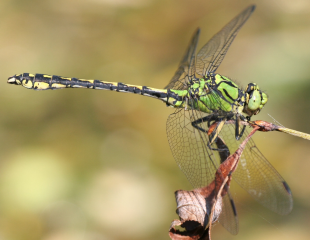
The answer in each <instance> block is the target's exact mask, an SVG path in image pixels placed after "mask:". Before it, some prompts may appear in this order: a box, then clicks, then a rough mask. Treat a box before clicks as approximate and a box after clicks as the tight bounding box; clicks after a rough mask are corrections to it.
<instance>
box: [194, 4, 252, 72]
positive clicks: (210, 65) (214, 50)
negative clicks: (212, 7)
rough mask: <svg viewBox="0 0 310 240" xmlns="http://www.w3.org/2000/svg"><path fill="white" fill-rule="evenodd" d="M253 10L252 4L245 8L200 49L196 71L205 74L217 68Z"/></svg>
mask: <svg viewBox="0 0 310 240" xmlns="http://www.w3.org/2000/svg"><path fill="white" fill-rule="evenodd" d="M254 10H255V6H254V5H252V6H249V7H248V8H246V9H245V10H244V11H243V12H241V13H240V14H239V15H238V16H237V17H235V18H234V19H233V20H231V21H230V22H229V23H228V24H227V25H226V26H225V27H224V28H222V30H221V31H219V32H218V33H217V34H216V35H214V36H213V37H212V38H211V39H210V40H209V42H207V43H206V44H205V45H204V46H203V47H202V48H201V49H200V51H199V52H198V54H197V62H196V72H197V73H198V74H200V75H201V76H205V75H206V74H207V73H209V72H215V71H216V70H217V68H218V67H219V65H220V64H221V62H222V61H223V58H224V57H225V55H226V53H227V50H228V48H229V46H230V45H231V43H232V41H233V40H234V38H235V37H236V35H237V33H238V32H239V30H240V28H241V27H242V25H243V24H244V23H245V22H246V21H247V20H248V18H249V17H250V16H251V14H252V13H253V11H254Z"/></svg>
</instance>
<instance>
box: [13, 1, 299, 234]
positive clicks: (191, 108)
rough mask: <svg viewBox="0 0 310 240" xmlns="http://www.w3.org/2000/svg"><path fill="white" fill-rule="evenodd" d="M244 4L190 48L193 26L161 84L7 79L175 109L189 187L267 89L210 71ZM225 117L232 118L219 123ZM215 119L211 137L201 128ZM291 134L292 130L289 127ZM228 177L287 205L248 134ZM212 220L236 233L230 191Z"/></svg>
mask: <svg viewBox="0 0 310 240" xmlns="http://www.w3.org/2000/svg"><path fill="white" fill-rule="evenodd" d="M254 9H255V6H249V7H248V8H246V9H245V10H244V11H242V12H241V13H240V14H239V15H238V16H236V17H235V18H234V19H232V20H231V21H230V22H229V23H228V24H227V25H226V26H225V27H224V28H223V29H222V30H220V31H219V32H218V33H217V34H216V35H214V36H213V37H212V38H211V39H210V40H209V41H208V42H207V43H206V44H205V45H204V46H203V47H202V48H201V50H200V51H199V52H198V53H197V55H196V53H195V52H196V47H197V43H198V38H199V33H200V30H199V29H197V30H196V31H195V33H194V35H193V37H192V39H191V41H190V44H189V46H188V48H187V50H186V52H185V55H184V56H183V58H182V60H181V62H180V64H179V67H178V69H177V71H176V73H175V75H174V76H173V78H172V79H171V80H170V82H169V83H168V85H167V86H166V87H165V88H164V89H156V88H151V87H147V86H137V85H130V84H124V83H121V82H107V81H101V80H86V79H78V78H66V77H60V76H56V75H46V74H29V73H23V74H17V75H14V76H12V77H10V78H9V79H8V83H10V84H16V85H22V86H23V87H26V88H29V89H35V90H46V89H61V88H91V89H102V90H111V91H116V92H126V93H134V94H138V95H143V96H148V97H152V98H156V99H159V100H161V101H163V102H164V103H165V104H166V105H167V106H169V107H173V108H175V112H174V113H172V114H171V115H170V116H169V118H168V120H167V136H168V142H169V144H170V148H171V151H172V154H173V156H174V158H175V160H176V162H177V164H178V166H179V167H180V168H181V170H182V171H183V172H184V174H185V175H186V177H187V179H188V180H189V182H190V183H191V184H192V185H193V187H194V188H200V187H204V186H207V185H209V184H210V183H211V182H212V181H213V180H214V175H215V171H216V170H217V168H218V167H219V165H220V164H221V162H222V161H221V154H223V149H220V148H218V146H217V145H216V139H217V137H220V138H221V139H223V141H224V142H225V144H226V145H227V146H228V148H229V152H230V153H233V152H235V150H236V149H237V148H238V147H239V144H240V143H241V142H243V141H244V139H245V137H246V136H247V134H248V133H247V132H248V131H247V129H246V128H245V126H244V125H242V124H240V122H249V121H250V118H251V117H252V116H253V115H256V114H258V113H259V112H260V111H261V110H262V108H263V107H264V105H265V104H266V103H267V100H268V99H267V95H266V94H265V93H263V92H262V91H261V90H260V89H259V87H258V86H257V84H255V83H250V84H248V85H247V87H246V88H245V89H244V90H243V89H241V88H239V87H238V85H237V84H236V83H234V82H233V81H232V80H231V79H229V78H227V77H225V76H223V75H220V74H218V73H216V70H217V69H218V67H219V65H220V64H221V62H222V60H223V59H224V57H225V55H226V53H227V51H228V48H229V47H230V45H231V43H232V42H233V40H234V38H235V37H236V35H237V33H238V32H239V30H240V28H241V27H242V26H243V24H244V23H245V22H246V21H247V19H248V18H249V17H250V16H251V14H252V13H253V11H254ZM227 121H230V122H231V121H233V122H234V124H225V122H227ZM214 123H216V124H217V127H216V129H215V130H214V131H213V133H212V134H211V136H209V135H208V134H207V131H208V129H209V127H210V126H211V124H214ZM297 135H298V134H297ZM232 176H233V179H234V180H235V181H236V182H237V183H238V184H239V185H240V186H241V187H243V188H244V189H245V190H246V191H247V192H248V193H249V194H250V195H251V196H252V197H253V198H254V199H255V200H257V201H258V202H259V203H261V204H262V205H263V206H265V207H267V208H268V209H271V210H272V211H274V212H276V213H279V214H288V213H289V212H290V211H291V209H292V206H293V200H292V195H291V191H290V189H289V187H288V185H287V183H286V182H285V181H284V179H283V178H282V177H281V176H280V174H279V173H278V172H277V171H276V170H275V169H274V168H273V167H272V165H271V164H270V163H269V162H268V160H267V159H266V158H265V157H264V156H263V154H262V153H261V152H260V151H259V150H258V148H257V147H256V145H255V144H254V142H253V140H250V141H249V142H248V143H247V145H246V147H245V149H244V151H243V154H242V156H241V158H240V163H239V166H238V168H237V169H236V171H235V172H234V173H233V175H232ZM223 202H224V204H223V210H222V214H221V216H220V219H219V221H220V222H221V223H222V225H223V226H224V227H225V228H226V229H227V230H228V231H230V232H231V233H233V234H236V233H237V232H238V223H237V213H236V210H235V206H234V203H233V201H232V198H231V197H230V194H227V195H226V196H225V197H224V199H223Z"/></svg>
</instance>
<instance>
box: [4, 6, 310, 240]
mask: <svg viewBox="0 0 310 240" xmlns="http://www.w3.org/2000/svg"><path fill="white" fill-rule="evenodd" d="M253 3H254V2H252V1H247V0H236V1H228V0H219V1H210V0H196V1H189V0H171V1H163V0H88V1H86V0H32V1H30V0H27V1H26V0H11V1H9V0H2V1H1V2H0V16H1V17H0V32H1V37H0V64H1V73H0V75H1V77H0V79H1V81H0V111H1V114H0V239H1V240H2V239H4V240H35V239H43V240H80V239H87V240H109V239H124V240H127V239H136V240H139V239H150V240H151V239H169V237H168V229H169V226H170V223H171V221H172V220H173V219H175V218H177V215H176V214H175V209H176V203H175V199H174V191H175V190H178V189H184V190H190V189H191V186H190V184H189V183H188V181H187V180H186V178H185V176H184V175H183V174H182V172H181V171H180V170H179V168H178V167H177V165H176V163H175V161H174V159H173V157H172V154H171V152H170V149H169V145H168V141H167V137H166V130H165V128H166V119H167V117H168V115H169V114H170V113H172V112H173V109H169V108H167V107H166V106H165V104H163V103H161V102H159V101H155V100H154V99H151V98H144V97H141V96H134V95H129V94H128V95H126V94H117V93H114V92H109V91H95V90H88V89H65V90H56V91H32V90H27V89H25V88H22V87H19V86H13V85H8V84H7V83H6V80H7V78H8V77H10V76H12V75H14V74H18V73H23V72H30V73H46V74H55V75H60V76H66V77H77V78H88V79H101V80H106V81H121V82H125V83H131V84H137V85H146V86H150V87H155V88H162V87H164V86H166V84H167V83H168V81H169V80H170V79H171V77H172V76H173V74H174V72H175V70H176V68H177V66H178V63H179V61H180V59H181V57H182V55H183V53H184V51H185V49H186V47H187V44H188V42H189V40H190V37H191V35H192V33H193V32H194V30H195V29H196V28H197V27H201V30H202V32H201V37H200V42H199V46H198V48H200V47H201V46H202V45H203V44H205V43H206V42H207V41H208V40H209V39H210V38H211V37H212V36H213V35H214V34H215V33H216V32H218V31H219V30H220V29H221V28H222V27H223V26H224V25H225V24H226V23H228V22H229V21H230V20H231V19H232V18H233V17H235V16H236V15H237V14H238V13H240V12H241V11H242V10H243V9H244V8H245V7H247V6H248V5H250V4H253ZM309 42H310V2H309V1H307V0H295V1H290V0H281V1H276V0H274V1H270V0H261V1H257V9H256V11H255V12H254V14H253V15H252V17H251V18H250V19H249V20H248V22H247V23H246V24H245V25H244V27H243V28H242V30H241V31H240V33H239V35H238V36H237V38H236V39H235V41H234V43H233V44H232V46H231V48H230V50H229V51H228V54H227V56H226V58H225V59H224V61H223V63H222V65H221V67H220V68H219V69H218V72H219V73H221V74H223V75H226V76H228V77H231V78H232V79H233V80H235V81H236V82H238V83H239V84H240V86H243V87H245V86H246V85H247V83H249V82H256V83H258V84H259V86H260V87H261V89H262V90H264V91H265V92H267V94H268V95H269V102H268V104H267V105H266V107H265V108H264V109H263V111H262V113H260V115H259V116H257V117H256V118H255V119H263V120H266V121H270V122H273V118H274V119H276V120H277V121H279V122H280V123H281V124H283V125H284V126H286V127H289V128H293V129H296V130H299V131H303V132H307V133H310V126H309V121H310V107H309V106H310V94H309V92H310V67H309V66H310V46H309ZM269 115H271V117H270V116H269ZM254 140H255V141H256V144H257V145H258V147H259V149H260V150H261V151H262V152H263V153H264V155H265V156H266V158H267V159H268V160H269V161H270V162H271V164H272V165H273V166H275V168H276V169H277V170H278V171H279V172H280V173H281V175H282V176H283V177H284V179H285V180H286V181H287V182H288V184H289V185H290V187H291V190H292V192H293V196H294V209H293V211H292V213H291V214H289V215H287V216H279V215H276V214H274V213H272V212H270V211H269V210H267V209H264V208H263V207H261V206H260V205H258V204H257V203H256V202H255V201H254V200H253V199H252V198H251V197H250V196H249V195H248V194H247V193H246V192H245V191H244V190H242V189H239V188H238V187H236V189H235V191H234V194H233V195H234V198H235V200H236V202H237V210H238V213H239V221H240V231H239V234H238V235H237V237H234V236H232V235H230V234H229V233H228V232H227V231H226V230H224V228H222V226H220V224H218V225H216V226H215V227H214V228H213V238H214V239H217V240H221V239H226V240H228V239H249V238H250V239H252V240H253V239H255V240H256V239H292V238H294V239H309V234H310V229H309V225H310V184H309V180H310V177H309V171H310V142H309V141H306V140H302V139H299V138H296V137H293V136H290V135H285V134H284V133H277V132H275V133H257V134H255V136H254Z"/></svg>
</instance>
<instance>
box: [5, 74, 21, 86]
mask: <svg viewBox="0 0 310 240" xmlns="http://www.w3.org/2000/svg"><path fill="white" fill-rule="evenodd" d="M21 77H22V74H15V75H14V76H12V77H9V78H8V83H10V84H15V85H21V84H22V80H21Z"/></svg>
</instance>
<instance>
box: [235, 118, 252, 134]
mask: <svg viewBox="0 0 310 240" xmlns="http://www.w3.org/2000/svg"><path fill="white" fill-rule="evenodd" d="M240 120H241V121H244V122H248V121H250V120H251V117H250V116H247V117H245V116H243V115H242V114H238V115H237V116H236V128H235V137H236V139H237V140H239V139H240V138H241V137H242V136H243V133H244V131H245V128H246V125H243V127H242V130H241V132H240Z"/></svg>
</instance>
